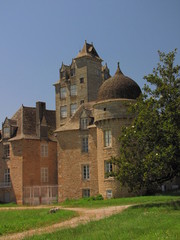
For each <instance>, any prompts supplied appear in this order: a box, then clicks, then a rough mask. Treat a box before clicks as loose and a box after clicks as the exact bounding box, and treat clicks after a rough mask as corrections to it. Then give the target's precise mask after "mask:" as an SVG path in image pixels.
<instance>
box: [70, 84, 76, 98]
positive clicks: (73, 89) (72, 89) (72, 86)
mask: <svg viewBox="0 0 180 240" xmlns="http://www.w3.org/2000/svg"><path fill="white" fill-rule="evenodd" d="M70 93H71V96H76V95H77V87H76V85H75V84H74V85H71V86H70Z"/></svg>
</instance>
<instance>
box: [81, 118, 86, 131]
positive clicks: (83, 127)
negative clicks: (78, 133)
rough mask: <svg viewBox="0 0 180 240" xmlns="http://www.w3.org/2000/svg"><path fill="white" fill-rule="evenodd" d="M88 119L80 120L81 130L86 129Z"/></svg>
mask: <svg viewBox="0 0 180 240" xmlns="http://www.w3.org/2000/svg"><path fill="white" fill-rule="evenodd" d="M87 126H88V118H81V129H87Z"/></svg>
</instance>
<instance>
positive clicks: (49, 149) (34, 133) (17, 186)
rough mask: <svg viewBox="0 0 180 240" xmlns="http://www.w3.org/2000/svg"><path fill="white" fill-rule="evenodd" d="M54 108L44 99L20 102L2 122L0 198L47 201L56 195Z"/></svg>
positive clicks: (34, 202) (20, 201)
mask: <svg viewBox="0 0 180 240" xmlns="http://www.w3.org/2000/svg"><path fill="white" fill-rule="evenodd" d="M55 128H56V120H55V111H50V110H46V104H45V103H44V102H37V103H36V108H33V107H25V106H22V107H20V109H19V110H18V111H17V112H16V113H15V114H14V116H13V117H12V118H11V119H8V118H6V119H5V121H4V123H3V125H2V136H1V140H0V202H16V203H18V204H23V203H26V204H40V203H49V202H51V201H53V200H55V199H57V144H56V139H55V138H54V136H53V132H54V130H55Z"/></svg>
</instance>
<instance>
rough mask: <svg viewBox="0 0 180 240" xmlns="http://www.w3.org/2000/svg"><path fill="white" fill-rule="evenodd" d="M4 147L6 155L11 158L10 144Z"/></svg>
mask: <svg viewBox="0 0 180 240" xmlns="http://www.w3.org/2000/svg"><path fill="white" fill-rule="evenodd" d="M3 149H4V157H5V158H9V157H10V145H9V144H4V145H3Z"/></svg>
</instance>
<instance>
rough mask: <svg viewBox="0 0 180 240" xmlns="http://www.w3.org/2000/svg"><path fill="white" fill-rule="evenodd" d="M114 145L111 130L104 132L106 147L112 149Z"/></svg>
mask: <svg viewBox="0 0 180 240" xmlns="http://www.w3.org/2000/svg"><path fill="white" fill-rule="evenodd" d="M111 145H112V133H111V130H105V131H104V146H105V147H110V146H111Z"/></svg>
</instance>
